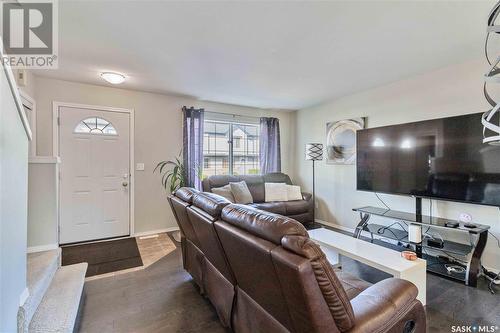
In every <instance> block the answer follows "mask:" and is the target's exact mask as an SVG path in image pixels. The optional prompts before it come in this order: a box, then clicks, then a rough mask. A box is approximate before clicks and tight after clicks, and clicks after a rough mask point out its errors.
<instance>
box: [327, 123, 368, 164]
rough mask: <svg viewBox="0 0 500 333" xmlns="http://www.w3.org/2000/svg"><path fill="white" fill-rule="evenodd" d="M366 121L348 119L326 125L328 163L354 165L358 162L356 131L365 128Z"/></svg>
mask: <svg viewBox="0 0 500 333" xmlns="http://www.w3.org/2000/svg"><path fill="white" fill-rule="evenodd" d="M364 123H365V121H364V119H363V118H356V119H346V120H340V121H335V122H331V123H327V124H326V156H327V158H326V162H327V163H328V164H354V162H355V161H356V131H357V130H359V129H362V128H364Z"/></svg>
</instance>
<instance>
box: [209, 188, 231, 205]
mask: <svg viewBox="0 0 500 333" xmlns="http://www.w3.org/2000/svg"><path fill="white" fill-rule="evenodd" d="M212 193H214V194H217V195H220V196H221V197H224V198H226V199H227V200H229V201H231V202H233V203H234V201H235V200H234V196H233V192H231V186H230V185H229V184H227V185H226V186H222V187H214V188H212Z"/></svg>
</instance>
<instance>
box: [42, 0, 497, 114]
mask: <svg viewBox="0 0 500 333" xmlns="http://www.w3.org/2000/svg"><path fill="white" fill-rule="evenodd" d="M494 2H495V1H469V2H467V1H449V2H445V1H408V0H404V1H403V0H402V1H332V2H311V1H303V2H277V1H272V2H208V1H202V2H191V1H189V2H188V1H186V2H166V1H155V2H152V1H65V0H61V1H60V2H59V12H60V13H59V17H60V19H59V48H60V52H59V53H60V56H59V65H60V66H59V67H60V68H59V69H58V70H50V71H48V70H47V71H37V72H36V74H38V75H43V76H48V77H54V78H60V79H65V80H71V81H79V82H87V83H93V84H100V85H109V84H107V83H105V82H103V81H102V80H101V79H100V78H99V72H101V71H118V72H122V73H124V74H126V75H127V76H128V80H127V81H126V83H124V84H122V85H120V86H119V87H122V88H127V89H136V90H144V91H152V92H160V93H174V94H182V95H189V96H193V97H196V98H199V99H203V100H210V101H217V102H224V103H231V104H239V105H246V106H254V107H262V108H282V109H283V108H284V109H300V108H304V107H307V106H311V105H315V104H318V103H321V102H323V101H325V100H330V99H333V98H335V97H338V96H342V95H346V94H349V93H353V92H356V91H361V90H364V89H368V88H371V87H374V86H378V85H382V84H385V83H389V82H392V81H396V80H400V79H403V78H405V77H408V76H411V75H415V74H419V73H422V72H426V71H429V70H433V69H436V68H440V67H444V66H447V65H450V64H454V63H460V62H464V61H467V60H470V59H476V58H479V57H482V52H483V49H482V47H483V43H484V37H485V30H486V29H485V26H486V17H487V15H488V13H489V11H490V9H491V7H492V5H493V4H494ZM481 74H482V73H478V75H481Z"/></svg>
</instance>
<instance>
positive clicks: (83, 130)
mask: <svg viewBox="0 0 500 333" xmlns="http://www.w3.org/2000/svg"><path fill="white" fill-rule="evenodd" d="M75 133H78V134H104V135H118V133H117V132H116V129H115V128H114V126H113V125H112V124H111V123H110V122H109V121H107V120H104V119H102V118H98V117H91V118H87V119H84V120H82V121H80V122H79V123H78V125H76V127H75Z"/></svg>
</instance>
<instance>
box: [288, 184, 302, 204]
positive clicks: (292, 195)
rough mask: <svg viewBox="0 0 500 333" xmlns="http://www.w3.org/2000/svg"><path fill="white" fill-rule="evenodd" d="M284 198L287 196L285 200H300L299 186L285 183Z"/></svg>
mask: <svg viewBox="0 0 500 333" xmlns="http://www.w3.org/2000/svg"><path fill="white" fill-rule="evenodd" d="M286 198H287V201H292V200H302V191H301V190H300V186H296V185H287V186H286Z"/></svg>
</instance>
